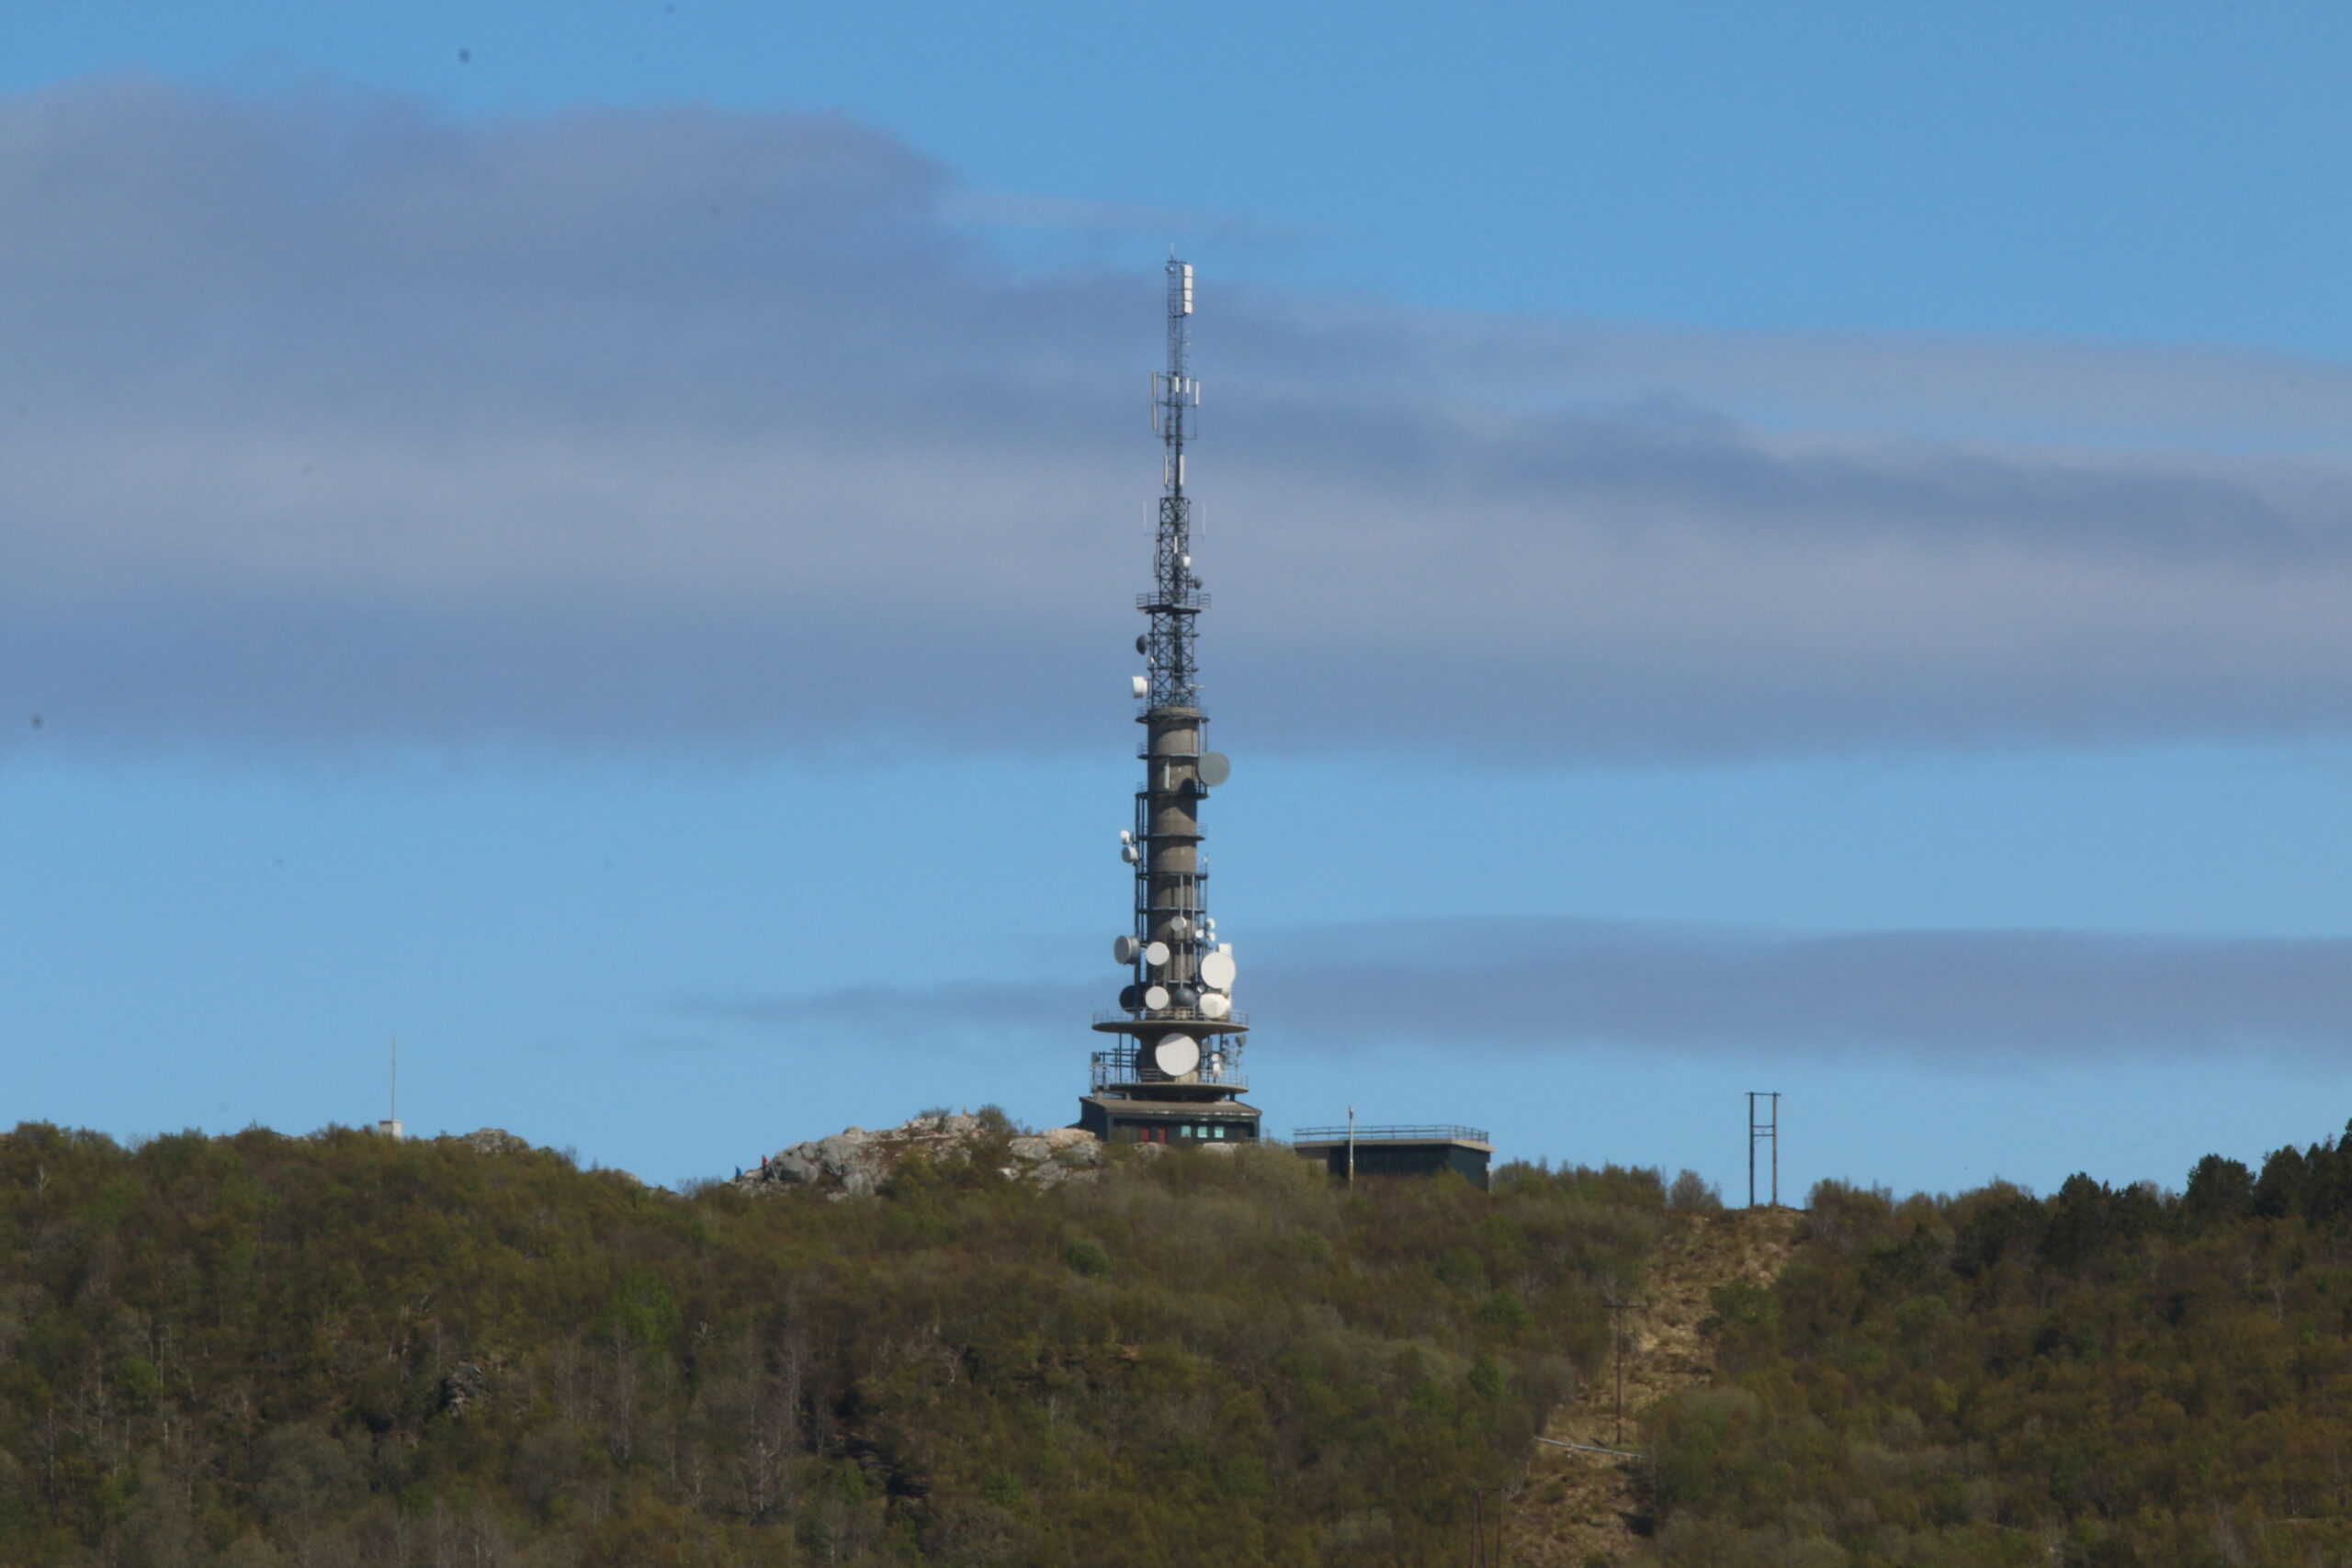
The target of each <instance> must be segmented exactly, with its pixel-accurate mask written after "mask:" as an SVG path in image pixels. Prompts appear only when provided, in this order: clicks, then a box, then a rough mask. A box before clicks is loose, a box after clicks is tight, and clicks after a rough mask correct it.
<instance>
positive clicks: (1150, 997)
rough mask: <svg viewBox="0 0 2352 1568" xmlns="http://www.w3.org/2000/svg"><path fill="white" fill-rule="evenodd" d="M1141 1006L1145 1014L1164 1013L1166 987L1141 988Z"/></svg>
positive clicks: (1166, 999)
mask: <svg viewBox="0 0 2352 1568" xmlns="http://www.w3.org/2000/svg"><path fill="white" fill-rule="evenodd" d="M1143 1005H1144V1010H1145V1011H1147V1012H1160V1011H1164V1010H1166V1008H1167V1006H1168V987H1165V986H1146V987H1144V988H1143Z"/></svg>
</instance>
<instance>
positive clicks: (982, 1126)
mask: <svg viewBox="0 0 2352 1568" xmlns="http://www.w3.org/2000/svg"><path fill="white" fill-rule="evenodd" d="M1000 1150H1001V1163H1000V1164H999V1165H998V1166H997V1169H998V1171H999V1173H1000V1174H1001V1175H1003V1176H1004V1177H1006V1178H1008V1179H1012V1180H1016V1181H1025V1182H1027V1183H1029V1184H1030V1185H1032V1186H1035V1187H1036V1188H1038V1189H1039V1190H1044V1189H1046V1188H1049V1187H1058V1186H1060V1185H1061V1184H1062V1183H1063V1182H1065V1181H1077V1180H1091V1179H1093V1178H1094V1177H1096V1176H1098V1175H1100V1174H1101V1172H1102V1168H1103V1145H1101V1144H1100V1143H1098V1142H1096V1141H1095V1137H1094V1134H1091V1133H1088V1132H1084V1131H1081V1130H1080V1129H1079V1128H1076V1127H1056V1128H1053V1129H1052V1130H1051V1131H1048V1132H1044V1133H1018V1134H1013V1135H1012V1137H1011V1138H1009V1139H1008V1138H1006V1137H1005V1135H1004V1134H1003V1133H1002V1131H1001V1124H999V1125H998V1126H991V1125H990V1124H989V1122H985V1121H983V1120H982V1119H981V1118H979V1117H978V1116H967V1115H964V1114H962V1113H961V1112H946V1111H942V1112H938V1113H935V1114H933V1115H928V1116H918V1117H916V1118H915V1119H914V1120H913V1121H911V1122H907V1123H905V1124H904V1125H903V1126H898V1127H888V1128H884V1129H882V1130H881V1131H879V1132H868V1131H867V1130H866V1129H865V1128H864V1127H851V1128H848V1129H847V1130H845V1131H843V1132H839V1133H835V1134H832V1135H831V1137H825V1138H818V1139H816V1140H814V1141H813V1142H810V1143H806V1144H795V1145H792V1147H790V1148H788V1149H786V1150H785V1151H784V1152H783V1153H782V1154H779V1155H775V1156H772V1157H771V1158H770V1159H769V1160H768V1161H767V1162H766V1164H765V1165H763V1167H762V1168H760V1169H758V1170H747V1171H745V1172H744V1173H743V1174H742V1175H741V1176H740V1177H738V1178H737V1179H736V1181H735V1185H736V1186H738V1187H741V1188H742V1189H744V1190H747V1191H750V1192H752V1193H757V1194H772V1193H777V1192H784V1191H788V1190H794V1189H813V1190H817V1191H820V1192H823V1193H824V1194H826V1195H827V1196H828V1197H832V1198H864V1197H869V1196H871V1195H872V1194H874V1193H876V1192H877V1191H879V1190H881V1188H882V1184H883V1183H884V1182H885V1181H888V1179H890V1173H891V1172H892V1171H893V1170H895V1169H897V1168H898V1165H899V1161H900V1160H901V1159H904V1158H905V1157H906V1156H908V1155H910V1154H911V1153H915V1152H917V1151H921V1152H922V1154H923V1155H925V1156H927V1157H929V1158H930V1159H932V1160H933V1161H935V1162H938V1163H940V1164H950V1163H954V1162H956V1161H968V1160H972V1159H975V1158H978V1157H983V1156H997V1155H998V1154H999V1152H1000Z"/></svg>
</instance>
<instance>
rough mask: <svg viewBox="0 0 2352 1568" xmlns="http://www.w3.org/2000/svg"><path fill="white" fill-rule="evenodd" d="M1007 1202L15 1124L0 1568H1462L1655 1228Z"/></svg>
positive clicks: (1419, 1191) (1604, 1217)
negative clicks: (1467, 1537) (1498, 1493)
mask: <svg viewBox="0 0 2352 1568" xmlns="http://www.w3.org/2000/svg"><path fill="white" fill-rule="evenodd" d="M999 1135H1001V1133H1000V1134H999ZM995 1152H998V1153H1001V1150H1000V1151H995ZM1002 1163H1004V1162H1003V1161H1002V1160H1001V1159H999V1158H995V1157H993V1155H992V1152H991V1150H990V1149H989V1148H988V1147H982V1148H981V1149H980V1150H979V1151H978V1157H976V1158H975V1159H973V1160H971V1161H970V1162H969V1163H962V1162H957V1163H954V1164H950V1165H944V1166H943V1165H938V1164H932V1163H926V1162H925V1161H924V1160H923V1159H922V1158H920V1157H918V1158H914V1159H911V1160H910V1161H909V1162H908V1163H907V1164H905V1165H903V1166H901V1167H900V1168H899V1172H898V1174H897V1176H896V1177H895V1178H894V1179H892V1180H891V1182H890V1183H889V1185H888V1188H887V1189H886V1190H885V1191H884V1192H883V1194H882V1195H881V1196H879V1197H876V1198H873V1199H865V1200H854V1201H830V1202H829V1201H825V1200H824V1199H822V1198H820V1197H818V1196H816V1195H814V1194H802V1195H797V1196H786V1197H780V1198H775V1199H763V1200H752V1199H750V1198H747V1197H746V1196H745V1195H744V1194H743V1193H742V1192H741V1191H739V1190H734V1189H732V1188H729V1187H724V1186H721V1187H713V1188H711V1189H708V1190H703V1191H700V1192H697V1193H694V1194H690V1195H686V1196H676V1195H672V1194H669V1193H664V1192H659V1191H655V1190H648V1189H646V1188H644V1187H641V1186H639V1185H638V1184H637V1183H635V1182H634V1181H632V1180H630V1179H628V1178H626V1177H623V1176H620V1175H618V1174H616V1173H609V1172H596V1171H587V1170H580V1169H576V1168H573V1166H572V1165H571V1163H570V1162H569V1161H567V1160H566V1159H564V1158H563V1157H561V1156H557V1155H553V1154H549V1153H546V1152H537V1153H506V1154H498V1153H488V1152H482V1151H481V1150H478V1149H476V1148H473V1147H469V1146H468V1145H465V1144H463V1143H461V1142H459V1141H457V1140H438V1141H432V1142H412V1143H405V1144H402V1143H394V1142H391V1141H389V1140H386V1139H382V1138H379V1137H375V1136H372V1135H369V1134H359V1133H344V1132H333V1133H328V1134H321V1135H317V1136H311V1137H299V1138H297V1137H284V1136H279V1135H277V1134H270V1133H265V1132H259V1131H255V1132H249V1133H245V1134H240V1135H237V1136H234V1137H229V1138H217V1139H216V1138H208V1137H203V1136H198V1135H187V1136H178V1137H165V1138H158V1139H155V1140H153V1141H152V1142H149V1143H146V1144H143V1145H140V1146H139V1147H137V1148H135V1149H126V1148H122V1147H119V1146H117V1145H114V1144H113V1143H111V1142H109V1141H108V1140H107V1139H105V1138H103V1137H99V1136H96V1135H92V1134H80V1133H69V1132H62V1131H59V1130H57V1129H55V1128H51V1127H46V1126H25V1127H20V1128H18V1129H17V1132H16V1133H15V1134H13V1135H12V1136H10V1137H8V1138H6V1139H5V1140H0V1562H6V1563H10V1564H18V1563H23V1564H34V1563H61V1564H62V1563H74V1564H79V1563H100V1562H103V1563H108V1564H117V1563H119V1564H205V1563H220V1564H235V1565H238V1568H255V1565H261V1564H288V1565H291V1564H295V1563H302V1564H318V1565H334V1564H345V1563H354V1564H386V1565H391V1564H399V1565H401V1568H407V1565H410V1564H435V1565H440V1564H458V1563H463V1564H519V1563H546V1564H572V1563H590V1564H594V1563H609V1564H615V1565H621V1564H627V1565H628V1568H646V1565H659V1564H667V1563H710V1564H728V1563H803V1562H810V1563H814V1562H828V1563H899V1562H907V1563H912V1562H937V1563H957V1564H962V1563H973V1564H984V1563H1022V1564H1057V1563H1070V1564H1078V1563H1086V1564H1090V1565H1091V1564H1101V1563H1105V1562H1115V1563H1119V1564H1123V1565H1138V1568H1139V1565H1148V1564H1158V1563H1165V1564H1185V1563H1196V1562H1197V1563H1216V1564H1219V1565H1222V1568H1232V1565H1235V1564H1250V1565H1260V1564H1306V1563H1315V1562H1326V1561H1334V1560H1344V1561H1347V1562H1358V1563H1365V1564H1398V1565H1404V1564H1420V1563H1436V1562H1452V1561H1454V1560H1455V1559H1456V1558H1457V1557H1458V1555H1459V1551H1460V1550H1461V1543H1462V1540H1463V1539H1464V1517H1465V1514H1466V1512H1467V1509H1468V1506H1469V1494H1470V1489H1471V1488H1472V1487H1474V1486H1486V1487H1492V1486H1495V1485H1496V1484H1498V1483H1501V1482H1503V1481H1505V1480H1507V1479H1508V1478H1509V1477H1510V1475H1512V1474H1513V1473H1514V1472H1516V1471H1517V1470H1518V1468H1519V1467H1520V1466H1521V1464H1522V1463H1523V1461H1524V1458H1525V1455H1526V1453H1527V1451H1528V1450H1529V1448H1530V1438H1531V1434H1532V1433H1533V1432H1534V1431H1535V1430H1536V1429H1537V1427H1538V1426H1539V1424H1540V1423H1541V1421H1542V1419H1543V1418H1544V1415H1545V1413H1546V1411H1547V1409H1548V1408H1549V1407H1550V1406H1551V1405H1552V1404H1554V1403H1555V1401H1557V1400H1558V1399H1560V1398H1561V1396H1562V1395H1563V1393H1565V1392H1566V1390H1567V1389H1568V1388H1569V1387H1570V1385H1571V1384H1572V1383H1574V1382H1577V1380H1578V1379H1579V1378H1581V1377H1584V1376H1587V1375H1589V1374H1590V1373H1591V1372H1592V1371H1595V1370H1596V1369H1597V1368H1598V1367H1599V1366H1600V1364H1601V1363H1602V1362H1603V1360H1604V1359H1605V1354H1606V1347H1607V1343H1608V1334H1609V1328H1608V1318H1607V1314H1606V1313H1605V1312H1604V1310H1603V1309H1602V1308H1601V1307H1600V1304H1599V1298H1598V1291H1599V1289H1600V1286H1601V1284H1602V1283H1603V1282H1604V1281H1606V1282H1611V1283H1613V1286H1614V1288H1619V1289H1623V1288H1627V1287H1628V1286H1629V1285H1631V1284H1633V1283H1634V1282H1637V1281H1638V1280H1639V1276H1640V1270H1641V1266H1642V1259H1643V1258H1644V1256H1645V1253H1646V1252H1647V1250H1648V1249H1649V1248H1650V1247H1651V1246H1652V1245H1653V1243H1654V1241H1655V1239H1656V1238H1657V1235H1659V1233H1660V1231H1661V1228H1662V1227H1663V1226H1664V1225H1665V1224H1667V1223H1668V1217H1669V1216H1668V1211H1667V1210H1666V1208H1665V1205H1664V1200H1663V1197H1662V1194H1661V1191H1660V1189H1659V1186H1658V1183H1657V1179H1655V1178H1654V1177H1651V1176H1649V1175H1648V1174H1647V1173H1633V1174H1628V1173H1623V1172H1613V1171H1612V1172H1602V1173H1592V1172H1585V1171H1576V1172H1565V1173H1560V1174H1556V1175H1555V1174H1551V1173H1546V1172H1543V1171H1539V1170H1531V1169H1528V1168H1513V1169H1511V1170H1510V1171H1507V1172H1505V1173H1503V1175H1502V1177H1501V1179H1499V1180H1498V1183H1497V1190H1496V1191H1495V1193H1494V1194H1493V1195H1492V1196H1491V1197H1489V1196H1487V1195H1484V1194H1480V1193H1478V1192H1476V1191H1475V1190H1471V1189H1470V1188H1468V1187H1466V1186H1464V1185H1463V1184H1461V1183H1459V1182H1458V1181H1452V1180H1447V1181H1441V1182H1434V1183H1430V1182H1419V1181H1401V1182H1393V1183H1367V1184H1364V1185H1363V1186H1361V1187H1359V1188H1358V1189H1357V1190H1355V1191H1354V1192H1353V1193H1350V1192H1348V1191H1346V1190H1341V1189H1338V1188H1335V1187H1334V1186H1333V1185H1332V1184H1331V1183H1330V1182H1329V1180H1328V1179H1326V1178H1324V1177H1323V1176H1321V1175H1320V1174H1318V1173H1317V1171H1316V1170H1315V1169H1314V1168H1310V1167H1309V1166H1307V1165H1306V1162H1304V1161H1301V1160H1299V1159H1297V1158H1295V1156H1290V1155H1288V1154H1286V1153H1283V1152H1281V1151H1278V1150H1271V1149H1270V1150H1265V1151H1259V1152H1254V1153H1247V1154H1244V1155H1242V1156H1240V1157H1238V1158H1234V1157H1223V1158H1220V1157H1215V1156H1208V1155H1204V1154H1188V1153H1184V1152H1182V1151H1178V1152H1175V1153H1172V1154H1170V1156H1168V1157H1166V1158H1164V1159H1159V1160H1144V1159H1139V1158H1135V1157H1125V1158H1121V1159H1118V1160H1115V1161H1114V1165H1113V1168H1111V1170H1110V1171H1109V1173H1108V1177H1107V1179H1104V1180H1102V1181H1100V1182H1098V1183H1093V1184H1087V1185H1077V1184H1073V1185H1071V1186H1068V1187H1064V1188H1061V1189H1057V1190H1054V1191H1051V1192H1047V1193H1044V1194H1042V1195H1041V1194H1038V1193H1036V1192H1035V1191H1034V1190H1030V1189H1028V1188H1027V1187H1025V1186H1022V1185H1018V1184H1016V1183H1014V1182H1012V1181H1008V1180H1006V1179H1003V1178H1002V1177H1001V1176H1000V1175H999V1174H998V1173H997V1169H996V1168H997V1167H998V1166H1000V1165H1001V1164H1002ZM1865 1207H1867V1206H1866V1205H1865ZM1855 1223H1856V1224H1861V1223H1862V1222H1860V1221H1857V1222H1855ZM1873 1223H1875V1222H1873ZM1992 1266H1993V1267H1995V1268H1999V1267H2004V1266H2014V1265H2010V1264H2004V1262H2003V1261H2002V1260H2000V1259H1996V1260H1995V1261H1994V1263H1993V1265H1992ZM1754 1332H1755V1333H1756V1334H1757V1335H1758V1339H1757V1347H1758V1348H1757V1349H1756V1350H1755V1351H1754V1352H1753V1354H1755V1355H1757V1356H1759V1357H1760V1356H1765V1355H1768V1354H1770V1344H1771V1343H1772V1342H1771V1341H1770V1340H1769V1339H1767V1338H1766V1337H1763V1336H1764V1332H1765V1331H1764V1330H1763V1329H1761V1328H1758V1329H1757V1330H1755V1331H1754Z"/></svg>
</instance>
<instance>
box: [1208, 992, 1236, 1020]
mask: <svg viewBox="0 0 2352 1568" xmlns="http://www.w3.org/2000/svg"><path fill="white" fill-rule="evenodd" d="M1232 1011H1233V998H1231V997H1228V996H1227V995H1226V994H1225V993H1224V992H1223V991H1204V992H1202V993H1201V1016H1202V1017H1203V1018H1224V1017H1226V1016H1227V1015H1228V1014H1230V1013H1231V1012H1232Z"/></svg>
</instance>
